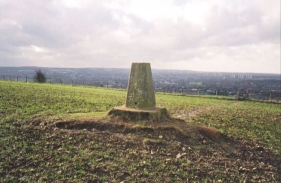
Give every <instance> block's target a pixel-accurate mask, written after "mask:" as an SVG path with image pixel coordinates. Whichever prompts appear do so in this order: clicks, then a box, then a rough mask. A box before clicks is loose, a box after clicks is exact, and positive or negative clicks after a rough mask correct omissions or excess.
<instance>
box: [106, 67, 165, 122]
mask: <svg viewBox="0 0 281 183" xmlns="http://www.w3.org/2000/svg"><path fill="white" fill-rule="evenodd" d="M108 115H114V116H122V117H123V118H125V119H128V120H146V119H152V120H154V121H155V120H156V121H158V120H161V119H164V118H169V115H168V112H167V109H165V108H161V107H156V101H155V93H154V87H153V80H152V73H151V68H150V63H132V67H131V73H130V79H129V83H128V89H127V97H126V104H125V105H123V106H120V107H114V108H113V109H112V110H111V111H110V112H109V113H108Z"/></svg>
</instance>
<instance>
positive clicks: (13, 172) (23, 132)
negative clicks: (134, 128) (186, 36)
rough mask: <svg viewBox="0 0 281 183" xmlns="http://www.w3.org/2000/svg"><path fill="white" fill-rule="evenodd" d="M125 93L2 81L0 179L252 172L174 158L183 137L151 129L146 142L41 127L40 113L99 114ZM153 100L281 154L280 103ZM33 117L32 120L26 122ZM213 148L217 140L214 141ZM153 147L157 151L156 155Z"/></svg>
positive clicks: (232, 177) (177, 177) (233, 177)
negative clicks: (172, 138)
mask: <svg viewBox="0 0 281 183" xmlns="http://www.w3.org/2000/svg"><path fill="white" fill-rule="evenodd" d="M125 96H126V91H125V90H117V89H107V88H95V87H82V86H81V87H77V86H75V87H72V86H69V85H55V84H36V83H20V82H8V81H0V144H1V149H0V182H18V181H24V182H28V181H31V182H34V181H43V182H44V181H55V180H57V181H67V182H71V181H75V182H76V181H83V180H84V181H86V180H93V181H100V182H105V181H109V182H114V181H116V182H118V181H119V182H120V181H123V180H127V181H139V182H142V181H143V182H151V181H155V180H157V178H158V179H159V181H160V180H161V181H162V182H163V181H164V182H169V181H172V182H177V181H180V182H181V181H183V180H186V179H187V178H189V180H194V181H199V182H204V181H206V182H208V180H217V181H218V180H222V181H223V182H228V181H238V182H239V181H242V180H244V179H247V178H248V177H249V176H252V174H239V172H238V171H234V172H232V173H228V174H224V171H225V167H224V166H225V165H223V166H222V167H219V166H218V167H217V168H214V167H212V166H211V167H208V166H206V165H204V164H200V162H198V164H196V165H192V166H191V164H190V163H189V162H190V161H189V159H192V157H183V158H182V159H180V160H177V159H172V160H169V159H170V158H169V156H170V155H169V152H171V154H172V155H173V156H175V155H176V154H177V152H180V150H179V147H178V146H183V145H177V144H175V145H169V143H170V142H167V144H166V145H167V146H165V145H161V144H162V140H159V139H156V140H155V139H147V137H144V138H143V139H140V140H139V141H140V144H142V145H136V144H135V142H137V141H138V138H139V137H137V135H136V134H123V135H121V137H120V134H109V133H108V132H106V131H104V132H101V133H89V132H85V131H83V130H82V131H81V130H80V131H73V132H69V131H68V130H59V129H53V128H44V129H43V128H41V127H42V125H41V123H42V121H40V120H39V121H36V119H39V118H40V119H42V118H43V119H46V120H47V121H52V120H53V119H56V118H59V119H63V120H64V119H73V118H79V117H86V118H87V117H93V116H94V117H102V116H105V115H106V114H107V112H108V111H109V110H110V109H111V108H112V107H114V106H120V105H123V104H124V101H125ZM156 101H157V105H159V106H163V107H166V108H167V109H168V111H169V112H170V114H171V115H172V116H175V117H181V118H183V119H185V120H186V122H187V123H190V124H195V125H198V124H199V125H206V126H211V127H214V128H216V129H218V130H219V131H221V132H222V133H224V134H226V135H227V136H229V137H233V138H235V139H242V140H243V139H245V140H246V141H249V142H253V143H254V144H257V145H260V146H263V147H265V148H269V149H272V151H273V152H274V153H275V154H276V155H280V154H281V153H280V152H281V122H280V121H281V104H274V103H260V102H255V101H243V102H239V101H237V100H229V99H217V98H212V97H194V96H181V95H171V94H160V93H158V94H156ZM28 119H29V120H30V119H34V120H33V122H32V123H27V122H26V120H28ZM34 124H36V125H34ZM40 125H41V126H40ZM145 125H146V123H145V122H141V123H140V126H145ZM115 136H117V137H115ZM123 136H124V137H123ZM164 136H165V134H164ZM113 137H114V138H113ZM125 137H126V138H125ZM123 138H125V140H124V139H123ZM144 142H149V143H152V144H153V143H155V144H156V145H157V149H154V148H156V146H153V145H150V146H149V147H146V146H147V144H148V143H144ZM163 143H164V144H165V143H166V142H163ZM142 146H145V148H149V149H145V150H144V147H142ZM199 146H200V147H201V146H202V144H201V145H198V147H199ZM167 147H171V148H172V149H167ZM208 147H209V146H208ZM186 148H187V146H186ZM192 148H194V149H196V147H192ZM209 148H210V149H212V148H213V145H212V143H211V145H210V147H209ZM201 150H202V149H201ZM144 151H147V152H144ZM154 151H155V152H157V153H158V154H160V155H159V156H155V155H154V154H152V152H154ZM193 151H195V150H193ZM193 151H192V150H190V152H189V153H191V154H193V153H194V152H193ZM161 153H162V154H165V155H161ZM175 153H176V154H175ZM197 153H198V154H200V151H198V152H197ZM192 156H193V155H192ZM196 156H197V155H196V154H195V155H194V157H193V158H195V157H196ZM208 156H209V155H208ZM198 158H199V157H198ZM201 163H203V162H201ZM196 166H200V170H198V169H196ZM192 167H194V168H192ZM1 172H2V173H1ZM208 172H209V173H208ZM279 173H280V171H279ZM256 174H257V175H258V172H257V173H256ZM199 175H201V177H200V176H199ZM154 178H155V179H154ZM250 181H251V180H250ZM252 181H254V179H253V180H252ZM272 181H273V182H274V179H272Z"/></svg>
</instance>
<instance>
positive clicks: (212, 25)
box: [0, 0, 281, 73]
mask: <svg viewBox="0 0 281 183" xmlns="http://www.w3.org/2000/svg"><path fill="white" fill-rule="evenodd" d="M132 62H150V63H151V65H152V69H180V70H196V71H224V72H260V73H280V70H281V68H280V67H281V66H280V0H131V1H130V0H96V1H94V0H53V1H52V0H0V66H39V67H99V68H100V67H103V68H129V67H130V66H131V63H132Z"/></svg>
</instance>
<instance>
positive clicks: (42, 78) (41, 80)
mask: <svg viewBox="0 0 281 183" xmlns="http://www.w3.org/2000/svg"><path fill="white" fill-rule="evenodd" d="M35 72H36V73H35V76H34V81H35V82H38V83H45V82H46V76H45V74H44V73H43V72H42V71H41V70H40V69H39V70H37V71H35Z"/></svg>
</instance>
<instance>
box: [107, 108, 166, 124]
mask: <svg viewBox="0 0 281 183" xmlns="http://www.w3.org/2000/svg"><path fill="white" fill-rule="evenodd" d="M108 115H113V116H122V117H123V118H125V119H127V120H148V119H150V120H154V121H159V120H162V119H165V118H168V117H169V115H168V111H167V109H166V108H161V107H156V108H154V109H150V110H140V109H133V108H127V107H125V105H123V106H120V107H114V108H113V109H112V110H111V111H110V112H109V113H108Z"/></svg>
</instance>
